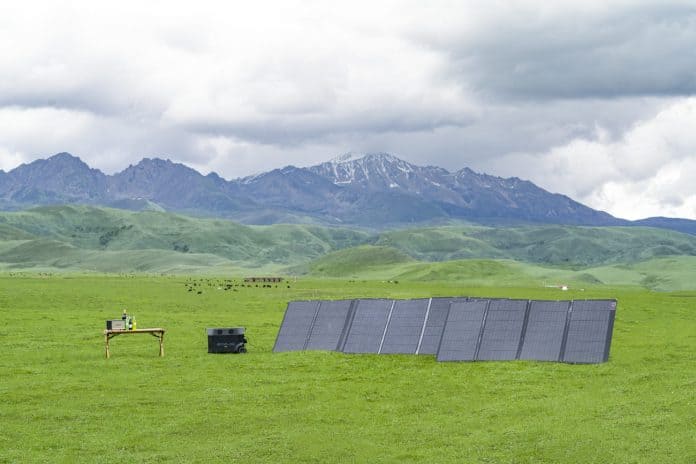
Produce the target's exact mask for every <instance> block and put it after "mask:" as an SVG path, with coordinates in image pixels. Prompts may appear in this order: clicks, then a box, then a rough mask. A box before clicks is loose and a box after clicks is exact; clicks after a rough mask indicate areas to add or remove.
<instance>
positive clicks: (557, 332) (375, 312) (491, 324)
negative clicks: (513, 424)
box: [273, 297, 616, 363]
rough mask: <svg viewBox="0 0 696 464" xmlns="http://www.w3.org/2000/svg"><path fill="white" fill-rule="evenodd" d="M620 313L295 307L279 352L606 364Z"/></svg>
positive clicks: (435, 303) (554, 305)
mask: <svg viewBox="0 0 696 464" xmlns="http://www.w3.org/2000/svg"><path fill="white" fill-rule="evenodd" d="M615 313H616V301H615V300H575V301H541V300H514V299H480V298H479V299H472V298H465V297H460V298H422V299H414V300H387V299H372V300H370V299H361V300H338V301H293V302H290V303H289V304H288V307H287V310H286V311H285V317H284V319H283V323H282V325H281V327H280V331H279V332H278V337H277V339H276V343H275V346H274V348H273V351H276V352H280V351H300V350H328V351H340V352H344V353H374V354H431V355H432V354H435V355H437V360H438V361H505V360H513V359H527V360H538V361H559V362H567V363H600V362H605V361H607V359H608V358H609V349H610V346H611V337H612V332H613V327H614V316H615Z"/></svg>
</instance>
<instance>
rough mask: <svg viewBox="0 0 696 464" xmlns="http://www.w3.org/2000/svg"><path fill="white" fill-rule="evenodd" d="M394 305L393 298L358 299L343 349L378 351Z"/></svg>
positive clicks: (346, 351)
mask: <svg viewBox="0 0 696 464" xmlns="http://www.w3.org/2000/svg"><path fill="white" fill-rule="evenodd" d="M393 305H394V301H393V300H358V302H357V304H356V306H355V310H354V312H353V316H352V321H351V322H350V326H349V327H348V333H347V334H346V337H345V343H344V345H343V347H342V350H341V351H343V352H344V353H378V352H379V348H380V345H381V344H382V339H383V338H384V335H385V334H384V330H385V328H386V326H387V320H388V319H389V314H390V312H391V309H392V306H393Z"/></svg>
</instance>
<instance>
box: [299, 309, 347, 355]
mask: <svg viewBox="0 0 696 464" xmlns="http://www.w3.org/2000/svg"><path fill="white" fill-rule="evenodd" d="M352 303H353V300H340V301H322V302H321V303H320V305H319V310H318V311H317V314H316V317H315V318H314V324H313V325H312V328H311V330H310V333H309V338H308V340H307V344H306V346H305V349H306V350H335V349H336V348H337V347H338V342H339V340H340V339H341V334H342V333H343V330H344V327H345V325H346V320H347V318H348V313H349V312H350V309H351V304H352Z"/></svg>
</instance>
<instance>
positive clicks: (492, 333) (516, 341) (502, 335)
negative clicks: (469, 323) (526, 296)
mask: <svg viewBox="0 0 696 464" xmlns="http://www.w3.org/2000/svg"><path fill="white" fill-rule="evenodd" d="M527 303H528V301H527V300H491V302H490V305H489V306H488V311H487V312H486V317H485V320H484V324H483V333H482V335H481V344H480V347H479V350H478V354H477V357H476V359H479V360H482V361H507V360H512V359H517V351H518V348H519V346H520V340H521V337H522V327H523V325H524V318H525V313H526V309H527Z"/></svg>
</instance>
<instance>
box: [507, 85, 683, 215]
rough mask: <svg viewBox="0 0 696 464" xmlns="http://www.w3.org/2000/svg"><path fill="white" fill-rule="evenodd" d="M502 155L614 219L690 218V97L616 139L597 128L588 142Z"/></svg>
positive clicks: (540, 181)
mask: <svg viewBox="0 0 696 464" xmlns="http://www.w3.org/2000/svg"><path fill="white" fill-rule="evenodd" d="M508 159H509V162H510V163H513V164H514V165H516V166H520V167H521V170H522V171H523V174H524V176H526V177H528V178H529V179H531V180H532V181H534V182H536V183H538V184H539V185H541V186H543V187H544V188H547V189H548V190H551V191H554V192H561V193H565V194H567V195H569V196H570V197H572V198H575V199H577V200H579V201H581V202H584V203H586V204H588V205H589V206H591V207H593V208H597V209H601V210H605V211H609V212H611V213H612V214H614V215H616V216H619V217H624V218H628V219H638V218H644V217H649V216H678V217H688V218H696V209H695V207H696V183H695V182H693V174H694V173H696V98H689V99H685V100H682V101H680V102H678V103H674V104H673V105H671V106H669V107H667V108H666V109H664V110H662V111H660V112H659V113H658V114H657V115H655V116H654V117H652V118H650V119H648V120H645V121H641V122H639V123H637V124H636V125H635V126H634V127H633V128H631V129H630V130H628V131H627V132H626V133H625V134H624V135H623V136H621V137H620V138H618V139H616V140H612V139H610V138H609V137H608V136H607V134H605V133H603V132H602V131H601V130H600V131H598V134H597V137H595V138H594V139H592V140H589V139H575V140H572V141H570V142H569V143H567V144H565V145H562V146H558V147H555V148H553V149H551V150H549V151H548V152H546V153H543V154H541V155H532V154H521V155H510V156H509V157H508ZM525 166H526V167H525Z"/></svg>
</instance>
